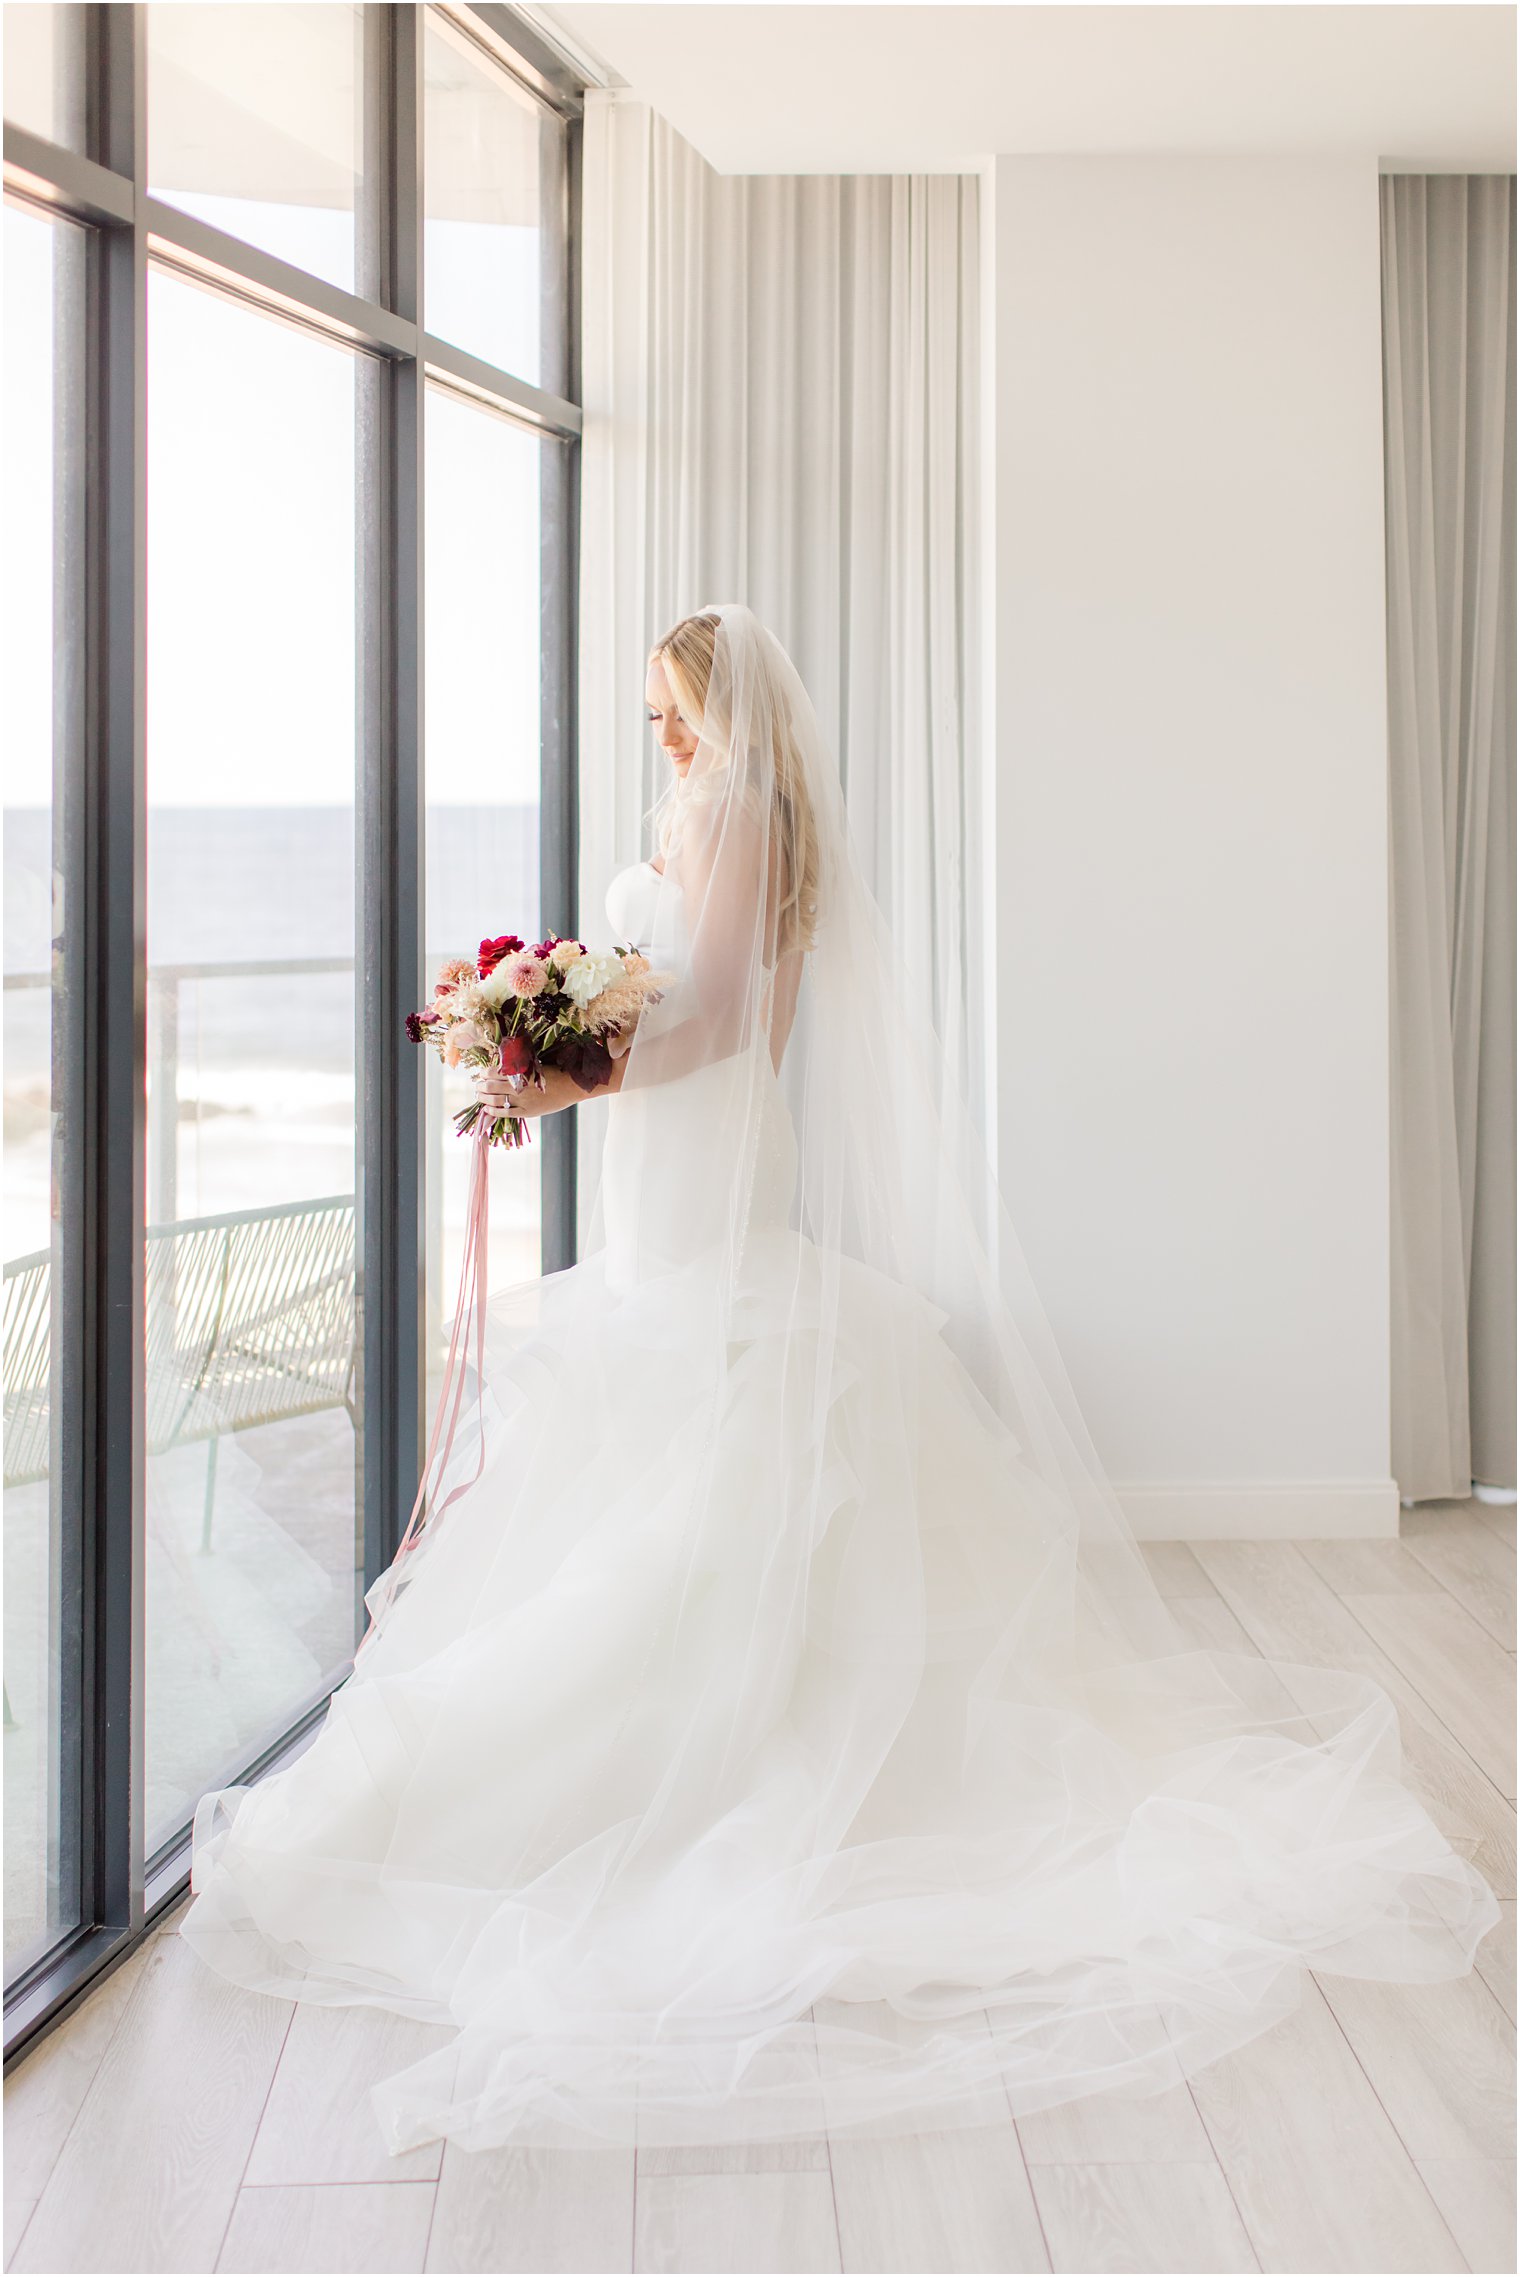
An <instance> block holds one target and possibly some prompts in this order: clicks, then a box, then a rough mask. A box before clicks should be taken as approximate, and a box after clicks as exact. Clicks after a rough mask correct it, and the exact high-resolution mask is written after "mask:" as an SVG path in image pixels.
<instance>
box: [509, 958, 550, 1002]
mask: <svg viewBox="0 0 1520 2277" xmlns="http://www.w3.org/2000/svg"><path fill="white" fill-rule="evenodd" d="M507 976H508V979H509V980H510V982H511V986H512V994H513V995H514V996H539V995H541V994H542V993H543V990H544V987H545V985H546V983H547V981H548V978H549V968H548V966H547V965H544V964H541V963H540V961H539V959H538V958H537V957H535V956H534V955H533V953H532V951H531V950H525V951H524V953H523V954H522V956H520V957H514V958H513V959H512V962H511V963H510V965H508V967H507Z"/></svg>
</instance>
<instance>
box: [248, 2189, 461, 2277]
mask: <svg viewBox="0 0 1520 2277" xmlns="http://www.w3.org/2000/svg"><path fill="white" fill-rule="evenodd" d="M432 2213H433V2185H432V2183H431V2182H369V2183H363V2182H357V2183H344V2182H338V2183H327V2184H325V2185H323V2186H321V2187H319V2188H309V2187H301V2186H296V2187H283V2188H282V2187H279V2186H275V2187H265V2188H263V2189H254V2190H240V2191H239V2192H238V2200H237V2204H236V2206H235V2207H234V2208H233V2213H232V2220H231V2223H230V2224H229V2226H228V2230H227V2241H226V2243H225V2245H224V2246H223V2247H222V2251H221V2256H220V2258H219V2260H218V2261H217V2264H216V2266H217V2269H218V2271H223V2270H246V2271H251V2272H253V2273H254V2277H265V2273H267V2277H284V2273H285V2272H287V2271H289V2272H293V2273H294V2277H302V2273H303V2272H309V2271H312V2270H321V2271H322V2272H323V2277H327V2273H328V2272H330V2271H344V2270H352V2271H355V2272H358V2273H359V2277H370V2273H371V2272H373V2277H390V2272H392V2271H394V2270H400V2271H418V2272H420V2271H421V2268H422V2263H423V2256H424V2255H425V2253H426V2252H427V2241H428V2223H429V2221H430V2220H431V2219H432Z"/></svg>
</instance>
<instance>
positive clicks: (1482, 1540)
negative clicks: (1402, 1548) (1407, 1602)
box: [1399, 1508, 1515, 1652]
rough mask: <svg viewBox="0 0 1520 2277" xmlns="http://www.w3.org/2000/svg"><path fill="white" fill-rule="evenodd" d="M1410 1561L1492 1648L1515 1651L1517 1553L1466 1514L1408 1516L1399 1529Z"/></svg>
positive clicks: (1412, 1513) (1409, 1513)
mask: <svg viewBox="0 0 1520 2277" xmlns="http://www.w3.org/2000/svg"><path fill="white" fill-rule="evenodd" d="M1399 1533H1400V1537H1401V1539H1402V1540H1403V1541H1404V1542H1405V1544H1406V1545H1407V1547H1408V1549H1409V1553H1410V1555H1411V1556H1412V1557H1413V1558H1415V1559H1417V1560H1418V1562H1419V1563H1420V1564H1421V1565H1422V1566H1424V1568H1425V1570H1426V1571H1427V1572H1428V1573H1430V1574H1431V1575H1433V1576H1434V1577H1435V1578H1436V1579H1437V1580H1438V1581H1439V1582H1440V1583H1441V1584H1442V1586H1443V1588H1445V1589H1448V1590H1449V1591H1450V1592H1451V1594H1452V1596H1453V1597H1455V1598H1456V1600H1457V1603H1458V1604H1459V1605H1462V1606H1464V1607H1465V1608H1466V1610H1467V1611H1468V1612H1469V1613H1471V1615H1472V1617H1473V1619H1474V1620H1475V1621H1477V1622H1478V1623H1479V1624H1480V1626H1481V1627H1483V1628H1485V1629H1486V1630H1487V1631H1488V1633H1489V1635H1490V1636H1491V1637H1492V1638H1493V1639H1494V1641H1495V1643H1496V1644H1501V1645H1503V1646H1504V1647H1505V1649H1506V1651H1511V1652H1512V1651H1513V1650H1514V1645H1515V1552H1514V1549H1513V1547H1512V1546H1511V1545H1510V1544H1509V1543H1508V1542H1506V1541H1504V1540H1503V1539H1502V1538H1501V1537H1500V1536H1499V1535H1498V1534H1496V1533H1494V1532H1493V1531H1492V1529H1491V1528H1490V1527H1487V1526H1485V1525H1484V1524H1483V1523H1482V1521H1481V1520H1480V1519H1477V1518H1474V1517H1472V1516H1471V1515H1470V1513H1469V1511H1468V1510H1467V1509H1466V1508H1463V1509H1460V1510H1454V1511H1450V1512H1448V1513H1445V1514H1440V1513H1437V1512H1434V1511H1428V1510H1424V1509H1416V1510H1410V1511H1406V1513H1405V1517H1404V1523H1403V1524H1402V1525H1401V1526H1400V1528H1399Z"/></svg>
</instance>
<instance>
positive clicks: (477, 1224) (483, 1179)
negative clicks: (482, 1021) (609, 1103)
mask: <svg viewBox="0 0 1520 2277" xmlns="http://www.w3.org/2000/svg"><path fill="white" fill-rule="evenodd" d="M494 1120H495V1117H494V1115H492V1114H488V1113H487V1112H486V1111H485V1110H484V1109H482V1111H481V1113H480V1114H479V1115H478V1116H477V1117H476V1120H475V1127H474V1137H475V1141H476V1145H475V1151H474V1156H473V1159H472V1160H471V1164H470V1199H469V1206H468V1209H467V1210H466V1213H465V1224H464V1254H463V1256H462V1257H461V1259H460V1263H459V1301H458V1303H457V1304H456V1306H455V1308H454V1327H453V1333H452V1334H451V1335H450V1338H449V1356H448V1358H447V1360H446V1361H445V1362H444V1367H443V1382H442V1384H441V1385H440V1386H439V1391H438V1406H437V1409H436V1411H435V1413H434V1416H433V1428H432V1430H431V1431H430V1432H429V1433H428V1446H427V1455H426V1458H425V1459H424V1462H423V1465H422V1478H421V1480H420V1482H419V1484H418V1487H417V1499H416V1501H415V1502H414V1503H413V1504H412V1514H411V1516H410V1518H408V1520H407V1522H406V1531H405V1532H404V1533H403V1534H402V1537H401V1540H400V1543H399V1544H398V1546H397V1550H396V1555H395V1556H394V1558H393V1559H392V1560H391V1563H390V1566H389V1569H388V1570H387V1573H386V1577H385V1579H386V1588H385V1591H384V1594H383V1596H382V1598H381V1600H380V1605H379V1608H378V1610H377V1612H376V1613H374V1614H372V1615H371V1616H370V1625H369V1627H368V1628H367V1629H366V1630H365V1632H364V1635H363V1637H362V1638H361V1639H360V1641H359V1648H358V1652H356V1653H355V1655H354V1658H355V1661H357V1660H358V1657H359V1653H362V1652H363V1650H364V1648H365V1646H366V1645H367V1644H368V1643H369V1641H370V1639H371V1638H372V1637H373V1635H374V1633H375V1624H376V1621H377V1620H378V1618H379V1614H380V1613H382V1612H384V1611H385V1609H386V1607H387V1606H388V1605H389V1604H390V1602H391V1600H392V1598H393V1597H394V1595H395V1593H396V1578H395V1576H396V1568H397V1566H399V1565H400V1563H401V1560H402V1559H403V1558H404V1557H405V1556H406V1554H407V1552H408V1550H410V1549H411V1548H413V1546H414V1545H415V1543H416V1541H417V1537H418V1535H419V1534H420V1533H421V1532H422V1531H423V1527H422V1514H423V1508H424V1505H425V1504H426V1502H427V1498H428V1493H429V1490H430V1488H431V1487H432V1486H433V1485H434V1484H436V1478H441V1477H442V1476H443V1474H444V1472H445V1471H446V1470H447V1469H448V1465H449V1456H450V1455H451V1453H452V1452H453V1448H454V1434H455V1431H456V1430H457V1428H458V1424H459V1412H460V1407H461V1404H462V1402H463V1399H464V1368H463V1365H462V1361H463V1356H464V1337H463V1333H462V1330H463V1324H464V1321H465V1318H466V1315H467V1313H469V1312H470V1311H473V1313H474V1316H475V1386H476V1395H477V1397H479V1395H480V1392H481V1388H482V1386H483V1385H484V1382H485V1343H486V1290H487V1272H486V1243H487V1232H488V1224H489V1210H488V1205H489V1201H490V1194H491V1180H490V1174H489V1173H490V1139H489V1132H490V1129H491V1125H492V1122H493V1121H494ZM445 1407H448V1408H449V1411H450V1412H449V1420H448V1430H447V1433H446V1434H445V1435H444V1437H443V1440H442V1443H441V1444H440V1441H439V1433H440V1431H441V1430H442V1428H443V1414H444V1409H445ZM485 1459H486V1434H485V1416H484V1414H482V1416H481V1425H480V1449H479V1453H478V1455H477V1457H476V1462H475V1469H474V1471H473V1472H472V1474H471V1475H470V1477H469V1478H467V1479H461V1480H460V1481H459V1483H458V1485H457V1486H454V1487H451V1488H450V1489H449V1492H448V1493H447V1494H446V1495H445V1496H444V1498H443V1500H442V1502H440V1503H439V1505H438V1507H437V1509H436V1510H434V1511H431V1512H430V1513H429V1514H428V1523H429V1524H430V1525H434V1526H436V1525H437V1523H438V1521H439V1519H440V1518H441V1517H442V1516H443V1513H444V1512H445V1510H447V1508H448V1507H449V1504H450V1503H451V1502H454V1501H456V1500H457V1499H458V1497H459V1496H460V1495H461V1494H464V1493H465V1492H466V1491H467V1490H468V1489H469V1488H470V1487H472V1486H473V1485H474V1484H475V1481H476V1480H477V1479H478V1478H479V1476H480V1474H481V1472H482V1470H483V1469H484V1468H485ZM435 1473H436V1478H435Z"/></svg>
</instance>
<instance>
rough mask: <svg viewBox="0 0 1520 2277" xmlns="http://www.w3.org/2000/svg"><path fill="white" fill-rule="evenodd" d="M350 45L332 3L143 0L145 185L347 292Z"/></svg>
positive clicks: (351, 255)
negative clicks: (146, 4) (158, 1)
mask: <svg viewBox="0 0 1520 2277" xmlns="http://www.w3.org/2000/svg"><path fill="white" fill-rule="evenodd" d="M360 41H361V28H360V11H359V9H358V8H357V7H351V6H345V5H340V4H339V0H315V4H314V5H305V4H303V0H279V5H278V6H274V5H269V4H268V0H252V4H251V5H249V4H246V0H244V4H239V0H232V4H230V5H228V6H226V7H222V6H219V5H208V4H206V0H168V4H166V5H154V6H151V7H150V8H149V9H148V181H149V187H150V190H151V193H152V195H153V196H154V197H155V198H162V199H163V200H164V202H165V203H166V204H167V205H171V206H178V207H179V208H180V209H181V211H182V212H185V213H192V214H197V215H199V217H200V219H201V220H202V221H209V222H214V223H215V224H216V226H217V228H218V229H225V230H229V231H230V232H231V233H232V235H233V236H234V237H241V238H245V239H246V240H247V242H248V243H249V244H250V245H257V246H260V247H262V249H263V250H264V251H265V252H266V253H277V254H278V255H279V256H280V258H281V260H283V261H293V262H294V263H295V264H296V266H297V267H298V268H302V269H309V270H310V271H311V272H312V274H313V275H314V276H318V277H325V278H326V279H327V280H328V282H329V283H330V284H335V285H342V286H343V287H344V288H345V289H346V290H347V291H350V292H351V291H353V289H354V279H355V252H354V220H355V214H356V212H357V210H358V195H359V182H360V177H361V173H362V170H363V160H362V149H361V119H362V110H361V105H360V101H359V88H360V85H361V79H362V72H361V49H360Z"/></svg>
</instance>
